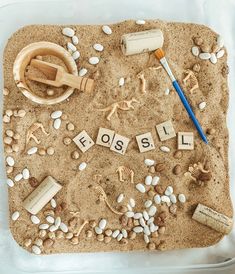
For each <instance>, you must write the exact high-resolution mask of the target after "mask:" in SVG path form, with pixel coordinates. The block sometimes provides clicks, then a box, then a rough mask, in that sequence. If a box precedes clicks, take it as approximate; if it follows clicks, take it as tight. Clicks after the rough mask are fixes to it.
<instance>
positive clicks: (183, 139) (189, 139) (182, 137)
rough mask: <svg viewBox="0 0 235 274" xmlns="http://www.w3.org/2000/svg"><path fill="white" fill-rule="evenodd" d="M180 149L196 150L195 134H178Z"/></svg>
mask: <svg viewBox="0 0 235 274" xmlns="http://www.w3.org/2000/svg"><path fill="white" fill-rule="evenodd" d="M178 149H182V150H193V149H194V137H193V132H178Z"/></svg>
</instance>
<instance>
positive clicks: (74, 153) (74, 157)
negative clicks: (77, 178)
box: [71, 150, 80, 160]
mask: <svg viewBox="0 0 235 274" xmlns="http://www.w3.org/2000/svg"><path fill="white" fill-rule="evenodd" d="M79 156H80V155H79V152H78V151H77V150H74V151H73V152H71V158H72V159H74V160H77V159H78V158H79Z"/></svg>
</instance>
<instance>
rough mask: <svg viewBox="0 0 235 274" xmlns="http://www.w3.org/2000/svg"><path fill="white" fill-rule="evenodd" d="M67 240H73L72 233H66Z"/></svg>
mask: <svg viewBox="0 0 235 274" xmlns="http://www.w3.org/2000/svg"><path fill="white" fill-rule="evenodd" d="M65 238H66V239H68V240H70V239H72V238H73V233H72V232H68V233H66V234H65Z"/></svg>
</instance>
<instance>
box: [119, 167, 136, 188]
mask: <svg viewBox="0 0 235 274" xmlns="http://www.w3.org/2000/svg"><path fill="white" fill-rule="evenodd" d="M116 172H118V176H119V181H120V182H124V178H123V175H124V174H125V175H127V176H130V177H131V183H132V184H134V171H133V170H132V169H130V168H128V167H125V166H120V167H118V169H117V170H116Z"/></svg>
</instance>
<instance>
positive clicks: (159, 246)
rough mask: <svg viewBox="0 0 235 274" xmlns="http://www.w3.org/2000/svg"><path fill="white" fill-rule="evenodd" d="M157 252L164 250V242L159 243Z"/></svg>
mask: <svg viewBox="0 0 235 274" xmlns="http://www.w3.org/2000/svg"><path fill="white" fill-rule="evenodd" d="M157 249H158V250H166V242H165V241H161V242H160V244H159V245H158V246H157Z"/></svg>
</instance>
